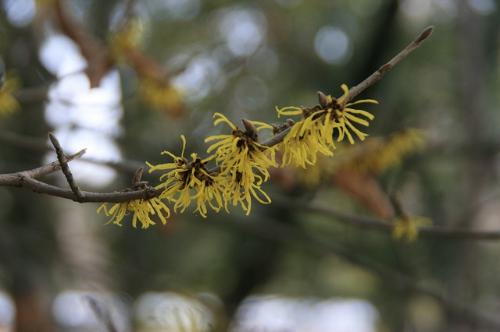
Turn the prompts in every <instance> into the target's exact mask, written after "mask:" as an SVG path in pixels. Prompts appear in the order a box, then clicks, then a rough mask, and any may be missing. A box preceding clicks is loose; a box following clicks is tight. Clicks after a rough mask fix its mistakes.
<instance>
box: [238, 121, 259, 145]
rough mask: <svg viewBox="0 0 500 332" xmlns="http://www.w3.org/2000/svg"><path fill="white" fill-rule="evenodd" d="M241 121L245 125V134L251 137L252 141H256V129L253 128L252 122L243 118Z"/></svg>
mask: <svg viewBox="0 0 500 332" xmlns="http://www.w3.org/2000/svg"><path fill="white" fill-rule="evenodd" d="M241 122H243V126H245V130H246V135H247V136H248V137H250V138H251V139H253V140H254V141H256V140H257V129H256V128H255V126H254V125H253V123H252V122H251V121H248V120H247V119H243V120H241Z"/></svg>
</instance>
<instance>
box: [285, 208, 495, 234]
mask: <svg viewBox="0 0 500 332" xmlns="http://www.w3.org/2000/svg"><path fill="white" fill-rule="evenodd" d="M275 201H276V200H275ZM287 204H288V205H289V204H290V202H287ZM292 205H293V206H300V208H301V209H302V210H305V211H309V212H313V213H319V214H323V215H326V216H329V217H332V218H334V219H335V221H338V222H341V223H343V224H346V225H352V226H356V227H359V228H362V229H369V230H376V231H381V232H385V233H390V232H392V230H393V228H394V224H393V223H390V222H388V221H385V220H382V219H377V218H372V217H366V216H359V215H353V214H348V213H345V212H341V211H338V210H336V209H333V208H330V207H326V206H319V205H306V204H303V203H300V202H294V203H293V204H292ZM418 231H419V235H421V236H423V237H436V238H446V239H457V240H470V241H496V240H500V231H477V230H470V229H463V228H448V227H442V226H423V227H419V228H418Z"/></svg>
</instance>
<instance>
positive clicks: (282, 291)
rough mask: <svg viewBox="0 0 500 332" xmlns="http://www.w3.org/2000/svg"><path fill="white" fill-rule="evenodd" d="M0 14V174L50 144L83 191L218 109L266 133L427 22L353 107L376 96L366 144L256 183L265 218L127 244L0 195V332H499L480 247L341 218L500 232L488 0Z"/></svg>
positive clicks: (378, 61)
mask: <svg viewBox="0 0 500 332" xmlns="http://www.w3.org/2000/svg"><path fill="white" fill-rule="evenodd" d="M0 5H1V10H0V55H1V57H2V59H3V62H4V63H5V65H4V67H5V68H4V69H2V73H3V74H2V82H3V83H2V89H1V90H0V156H1V157H0V172H1V173H8V172H14V171H19V170H24V169H30V168H34V167H37V166H39V165H41V164H43V163H46V162H49V161H52V160H54V159H55V155H54V153H53V152H51V149H50V147H49V145H48V144H47V143H48V141H47V133H48V132H53V133H54V134H55V135H56V136H57V137H58V138H59V140H60V141H61V144H62V146H63V148H64V149H65V151H66V152H76V151H77V150H79V149H82V148H87V153H86V155H85V158H83V159H82V160H79V161H75V162H72V163H71V167H72V170H73V173H74V174H75V177H76V180H77V182H78V184H79V185H80V187H81V188H83V189H85V190H92V191H101V192H106V191H114V190H121V189H123V188H126V187H130V183H131V178H132V175H133V172H134V171H135V169H137V168H138V167H141V166H144V161H149V162H151V163H154V164H156V163H160V162H165V161H166V160H167V159H165V157H163V156H161V155H160V152H161V151H162V150H164V149H168V150H170V151H173V152H174V153H176V154H178V153H179V152H180V151H179V149H180V141H179V135H180V134H185V135H186V136H187V139H188V152H191V151H198V152H199V153H201V154H203V151H205V150H206V145H205V144H204V143H203V139H204V137H206V136H208V135H212V134H214V133H218V132H221V131H220V129H219V128H214V127H213V126H212V115H213V113H214V112H221V113H223V114H225V115H226V116H227V117H228V118H230V119H231V120H232V121H233V122H235V123H238V122H239V119H241V118H248V119H252V120H260V121H268V122H277V121H278V120H277V119H276V113H275V110H274V108H275V106H280V107H282V106H288V105H297V106H298V105H304V106H313V105H314V104H316V103H317V97H316V91H318V90H321V91H324V92H325V93H327V94H332V95H334V96H339V95H340V94H341V90H340V88H339V87H340V84H342V83H346V84H347V85H349V86H353V85H355V84H357V83H359V82H360V81H361V80H362V79H364V78H365V77H367V76H368V75H369V74H370V73H372V72H373V71H374V70H375V69H377V68H378V66H380V65H382V64H383V63H384V62H385V61H387V60H388V59H390V57H392V56H393V55H394V54H396V53H397V52H398V51H399V50H400V49H402V48H403V47H404V46H405V45H406V44H407V43H408V42H410V41H411V40H412V39H413V38H414V37H415V36H417V35H418V33H420V31H422V30H423V29H424V28H425V27H426V26H428V25H434V26H435V30H434V33H433V35H432V37H431V38H430V39H429V40H428V41H427V42H425V44H423V45H422V47H421V48H420V49H418V50H417V51H416V52H415V53H414V54H412V55H411V56H410V57H408V58H407V59H406V60H404V61H403V62H402V63H401V64H400V65H398V66H397V67H396V68H395V69H394V70H393V71H391V72H390V73H389V74H387V76H386V77H385V78H384V79H383V80H382V81H381V82H379V83H378V84H377V85H375V86H373V87H372V88H370V89H369V90H367V91H366V92H365V93H363V95H362V97H365V98H375V99H377V100H379V101H380V105H376V106H375V107H374V106H370V109H369V110H370V111H371V112H372V113H374V114H375V116H376V118H375V120H374V121H373V123H372V125H371V127H370V128H369V129H368V133H369V134H370V139H368V140H367V141H366V142H365V143H363V144H356V145H354V146H353V147H344V146H341V145H339V147H338V154H337V156H336V157H334V158H332V159H331V160H322V161H321V162H319V163H318V166H317V167H313V168H311V169H309V170H306V171H301V170H296V169H279V170H274V171H273V174H272V179H271V181H270V183H268V184H266V185H265V187H264V189H265V190H266V191H267V192H268V193H269V194H270V196H271V197H272V199H273V203H272V204H271V205H265V206H263V205H259V204H256V205H255V206H254V208H253V209H252V213H251V215H250V216H248V217H247V216H244V215H243V213H241V212H239V211H232V212H231V214H226V213H219V214H215V213H211V214H210V215H209V216H208V218H207V219H203V218H201V217H199V216H198V215H195V214H192V213H191V212H188V213H184V214H179V215H174V216H173V217H172V218H171V220H170V222H169V224H167V225H166V226H161V225H159V224H158V225H157V226H155V227H153V228H150V229H148V230H139V229H134V228H132V227H131V225H130V224H129V220H125V221H124V225H123V226H122V227H119V226H115V225H106V221H107V219H106V217H104V216H102V215H98V214H96V209H97V207H98V204H78V203H75V202H72V201H69V200H63V199H57V198H54V197H48V196H42V195H37V194H34V193H31V192H29V191H26V190H22V189H9V188H0V331H226V330H229V331H235V332H241V331H269V332H274V331H280V332H281V331H309V332H314V331H331V332H347V331H349V332H376V331H377V332H378V331H422V332H424V331H425V332H431V331H499V330H500V319H498V313H499V312H500V298H499V295H500V280H499V278H498V275H499V274H500V264H499V263H498V262H499V256H500V245H499V244H500V242H498V241H500V240H499V239H498V237H497V240H495V239H493V240H491V239H490V240H487V239H486V240H477V239H471V238H468V237H467V234H465V236H462V237H454V236H446V234H444V235H442V234H441V235H440V234H439V233H433V232H427V233H424V234H420V236H419V237H418V239H417V240H416V241H408V239H407V238H405V237H404V236H403V237H401V238H395V237H394V236H392V234H391V228H392V227H368V226H370V222H368V223H363V222H361V223H360V222H355V221H359V220H358V219H356V218H358V217H359V216H363V218H366V217H369V218H378V219H376V220H380V219H383V220H385V221H388V222H391V221H392V220H394V218H396V217H398V216H399V215H400V214H401V210H404V214H408V215H411V216H423V217H426V218H428V219H430V220H432V223H433V225H434V226H435V227H440V226H443V227H450V228H453V229H458V228H460V229H471V230H491V231H495V230H500V219H499V217H498V216H499V215H500V204H499V203H500V189H499V187H498V183H499V171H500V159H499V157H500V154H499V145H500V131H499V130H498V128H499V127H500V114H499V105H500V93H499V91H500V65H499V60H500V56H499V46H500V37H499V32H500V3H498V2H497V1H496V0H461V1H452V0H358V1H349V0H330V1H326V0H308V1H305V0H259V1H225V0H206V1H203V0H135V1H134V0H123V1H119V0H108V1H99V0H37V1H35V0H2V1H0ZM279 120H280V121H281V119H279ZM413 128H415V129H419V130H418V131H416V130H414V129H413ZM147 179H148V180H150V181H151V183H152V184H156V183H157V182H156V181H157V180H156V179H155V177H149V176H148V178H147ZM44 180H46V181H48V182H49V183H53V184H57V185H60V186H66V183H65V180H64V178H63V177H62V176H60V175H59V174H54V175H51V176H49V177H48V178H45V179H44ZM395 196H397V202H398V203H397V204H396V206H395V205H394V200H393V199H391V198H392V197H395ZM395 207H396V208H395ZM352 216H354V217H352ZM363 220H364V219H362V220H361V221H363ZM369 220H372V219H369Z"/></svg>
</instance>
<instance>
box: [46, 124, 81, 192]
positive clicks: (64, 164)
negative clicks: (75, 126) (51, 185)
mask: <svg viewBox="0 0 500 332" xmlns="http://www.w3.org/2000/svg"><path fill="white" fill-rule="evenodd" d="M49 139H50V142H51V143H52V145H53V146H54V149H55V150H56V155H57V160H59V165H61V170H62V172H63V174H64V176H65V177H66V181H68V184H69V187H70V188H71V191H73V193H74V194H75V196H76V198H77V199H78V201H81V200H82V198H83V196H82V193H81V192H80V188H78V185H77V184H76V183H75V179H74V177H73V173H71V170H70V168H69V166H68V160H67V159H66V156H65V155H64V152H63V150H62V147H61V144H59V141H58V140H57V138H56V137H55V136H54V135H53V134H52V133H49Z"/></svg>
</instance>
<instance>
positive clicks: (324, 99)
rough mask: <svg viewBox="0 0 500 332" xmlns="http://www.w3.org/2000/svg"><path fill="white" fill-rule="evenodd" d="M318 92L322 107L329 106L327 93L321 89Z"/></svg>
mask: <svg viewBox="0 0 500 332" xmlns="http://www.w3.org/2000/svg"><path fill="white" fill-rule="evenodd" d="M317 93H318V100H319V104H320V105H321V107H322V108H326V107H328V98H327V97H326V95H325V94H324V93H323V92H321V91H318V92H317Z"/></svg>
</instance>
